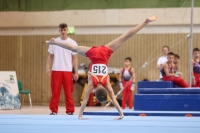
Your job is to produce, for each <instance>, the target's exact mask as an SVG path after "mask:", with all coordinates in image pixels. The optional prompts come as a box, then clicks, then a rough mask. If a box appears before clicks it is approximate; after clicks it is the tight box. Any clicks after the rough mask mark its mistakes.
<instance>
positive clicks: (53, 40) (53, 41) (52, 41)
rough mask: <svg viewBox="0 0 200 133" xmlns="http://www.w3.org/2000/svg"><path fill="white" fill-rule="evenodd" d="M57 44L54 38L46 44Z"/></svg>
mask: <svg viewBox="0 0 200 133" xmlns="http://www.w3.org/2000/svg"><path fill="white" fill-rule="evenodd" d="M55 42H56V39H55V38H52V39H51V40H50V41H46V44H52V43H55Z"/></svg>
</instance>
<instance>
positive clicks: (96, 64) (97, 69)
mask: <svg viewBox="0 0 200 133" xmlns="http://www.w3.org/2000/svg"><path fill="white" fill-rule="evenodd" d="M156 19H157V17H156V16H152V17H150V18H147V19H146V20H145V21H144V22H143V23H141V24H140V25H137V26H136V27H134V28H132V29H131V30H129V31H128V32H127V33H125V34H123V35H121V36H120V37H118V38H117V39H115V40H113V41H111V42H110V43H108V44H106V45H105V46H104V45H102V46H100V47H96V46H93V47H86V46H73V45H71V44H70V43H64V42H58V41H56V40H55V39H54V38H52V39H51V40H50V41H46V43H47V44H52V45H58V46H60V47H63V48H66V49H68V50H71V51H73V52H76V53H78V54H80V55H82V56H86V57H88V58H89V59H90V61H91V64H90V69H89V72H88V87H87V90H86V92H85V95H84V99H83V102H82V105H81V108H80V111H79V116H78V118H79V119H81V120H83V119H84V120H85V119H86V118H83V117H82V114H83V111H84V109H85V106H86V104H87V101H88V98H89V95H90V93H91V92H93V90H95V91H94V92H95V96H96V98H97V100H98V101H99V102H105V101H106V100H107V91H108V93H109V95H110V97H111V99H112V102H113V104H114V105H115V107H116V109H117V110H118V112H119V114H120V117H119V118H116V120H120V119H122V118H123V117H124V114H123V113H122V110H121V108H120V106H119V104H118V102H117V100H116V98H115V95H114V92H113V89H112V87H111V84H110V78H109V75H108V70H107V64H108V60H109V58H110V56H111V54H112V53H113V52H114V51H116V50H117V49H119V48H120V47H121V46H122V44H123V43H124V42H125V41H126V40H128V39H129V38H130V37H132V36H133V35H135V34H136V33H137V32H138V31H139V30H141V29H142V28H143V27H144V26H146V25H147V24H148V23H150V22H152V21H155V20H156Z"/></svg>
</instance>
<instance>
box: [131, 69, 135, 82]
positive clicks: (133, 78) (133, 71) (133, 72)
mask: <svg viewBox="0 0 200 133" xmlns="http://www.w3.org/2000/svg"><path fill="white" fill-rule="evenodd" d="M132 80H133V83H134V84H135V69H134V68H132Z"/></svg>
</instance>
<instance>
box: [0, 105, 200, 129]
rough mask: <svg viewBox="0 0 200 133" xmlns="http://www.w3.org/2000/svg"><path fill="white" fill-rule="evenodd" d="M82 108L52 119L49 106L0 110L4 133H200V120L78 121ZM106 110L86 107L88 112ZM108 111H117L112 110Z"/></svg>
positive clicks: (62, 110) (97, 118) (130, 118)
mask: <svg viewBox="0 0 200 133" xmlns="http://www.w3.org/2000/svg"><path fill="white" fill-rule="evenodd" d="M79 108H80V107H76V112H75V113H74V115H73V116H69V115H66V114H65V108H64V106H61V107H60V108H59V109H60V110H59V112H60V113H59V114H58V115H55V116H50V115H48V114H49V113H50V111H49V109H48V106H33V108H32V109H30V108H29V106H24V107H23V108H22V109H21V110H0V133H200V117H180V116H179V117H171V116H145V117H144V116H143V117H142V116H125V117H124V119H122V120H118V121H116V120H113V119H114V118H115V117H116V116H98V115H88V116H84V117H87V118H89V120H78V119H77V114H78V111H79ZM102 110H103V107H86V112H90V111H102ZM104 111H108V112H110V111H115V109H114V107H108V108H107V109H106V110H104ZM124 111H126V110H124ZM128 111H130V110H128Z"/></svg>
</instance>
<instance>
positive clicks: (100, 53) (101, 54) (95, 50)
mask: <svg viewBox="0 0 200 133" xmlns="http://www.w3.org/2000/svg"><path fill="white" fill-rule="evenodd" d="M112 53H113V51H112V50H111V49H109V48H108V47H106V46H104V45H101V46H100V47H97V46H93V47H92V48H91V49H89V50H88V51H87V52H86V57H88V58H89V59H90V61H91V63H90V69H89V70H90V72H91V69H92V65H93V64H104V65H106V66H107V64H108V60H109V58H110V56H111V54H112ZM91 77H92V81H93V84H94V86H97V84H98V83H102V84H103V86H105V85H106V83H107V82H106V81H107V76H106V78H105V77H103V76H98V75H96V77H97V78H98V79H97V78H95V77H94V76H93V75H91Z"/></svg>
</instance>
